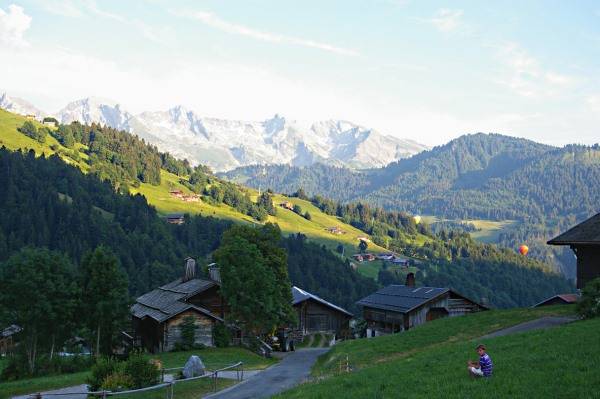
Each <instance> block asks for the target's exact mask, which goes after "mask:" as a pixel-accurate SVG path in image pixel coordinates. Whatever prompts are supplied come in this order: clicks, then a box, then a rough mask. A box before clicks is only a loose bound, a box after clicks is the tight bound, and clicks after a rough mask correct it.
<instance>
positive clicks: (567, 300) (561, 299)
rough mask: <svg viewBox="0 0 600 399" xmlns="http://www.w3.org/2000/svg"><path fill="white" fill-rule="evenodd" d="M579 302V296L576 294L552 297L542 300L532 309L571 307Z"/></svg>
mask: <svg viewBox="0 0 600 399" xmlns="http://www.w3.org/2000/svg"><path fill="white" fill-rule="evenodd" d="M578 300H579V295H577V294H559V295H554V296H552V297H550V298H548V299H544V300H543V301H542V302H540V303H538V304H535V305H533V307H534V308H539V307H540V306H551V305H572V304H574V303H577V301H578Z"/></svg>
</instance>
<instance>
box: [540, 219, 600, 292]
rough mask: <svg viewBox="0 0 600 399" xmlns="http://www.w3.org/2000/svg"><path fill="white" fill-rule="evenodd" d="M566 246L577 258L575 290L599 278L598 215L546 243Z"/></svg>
mask: <svg viewBox="0 0 600 399" xmlns="http://www.w3.org/2000/svg"><path fill="white" fill-rule="evenodd" d="M548 244H550V245H568V246H570V247H571V249H572V250H573V252H575V256H576V257H577V288H583V287H585V285H586V284H587V283H588V282H589V281H590V280H593V279H595V278H598V277H600V213H599V214H597V215H595V216H592V217H591V218H589V219H587V220H586V221H584V222H582V223H580V224H578V225H577V226H575V227H573V228H571V229H570V230H567V231H566V232H564V233H562V234H561V235H559V236H558V237H556V238H553V239H552V240H550V241H548Z"/></svg>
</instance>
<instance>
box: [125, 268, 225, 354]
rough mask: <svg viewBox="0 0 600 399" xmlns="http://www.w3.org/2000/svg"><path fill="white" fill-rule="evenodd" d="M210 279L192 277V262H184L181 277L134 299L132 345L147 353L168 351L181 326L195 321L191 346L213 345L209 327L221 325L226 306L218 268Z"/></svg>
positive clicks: (174, 341)
mask: <svg viewBox="0 0 600 399" xmlns="http://www.w3.org/2000/svg"><path fill="white" fill-rule="evenodd" d="M209 274H210V275H211V278H209V279H202V278H197V277H196V262H195V261H194V260H193V259H191V258H188V259H186V269H185V275H184V276H183V277H182V278H179V279H177V280H175V281H172V282H170V283H169V284H166V285H163V286H162V287H159V288H157V289H155V290H152V291H150V292H148V293H146V294H144V295H142V296H140V297H139V298H137V299H136V302H135V304H134V305H133V306H132V307H131V315H132V324H133V331H134V342H135V343H136V344H137V346H141V347H142V348H145V349H146V350H148V351H150V352H163V351H170V350H172V349H173V348H174V347H175V344H176V343H177V342H180V341H181V323H182V322H183V320H184V319H185V318H186V317H188V316H191V317H193V318H194V319H195V324H196V334H195V343H196V344H204V345H206V346H213V334H212V331H213V328H214V326H215V324H216V323H222V322H223V317H224V315H225V311H226V306H225V304H224V302H223V298H222V297H221V294H220V286H221V280H220V276H219V273H218V268H216V267H209Z"/></svg>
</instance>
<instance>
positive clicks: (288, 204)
mask: <svg viewBox="0 0 600 399" xmlns="http://www.w3.org/2000/svg"><path fill="white" fill-rule="evenodd" d="M279 206H280V207H282V208H283V209H287V210H290V211H293V210H294V204H292V203H291V202H290V201H285V202H282V203H281V204H279Z"/></svg>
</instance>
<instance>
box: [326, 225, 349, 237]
mask: <svg viewBox="0 0 600 399" xmlns="http://www.w3.org/2000/svg"><path fill="white" fill-rule="evenodd" d="M326 230H327V232H328V233H331V234H336V235H341V234H346V233H345V232H344V230H342V229H341V228H340V227H339V226H334V227H329V228H327V229H326Z"/></svg>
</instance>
